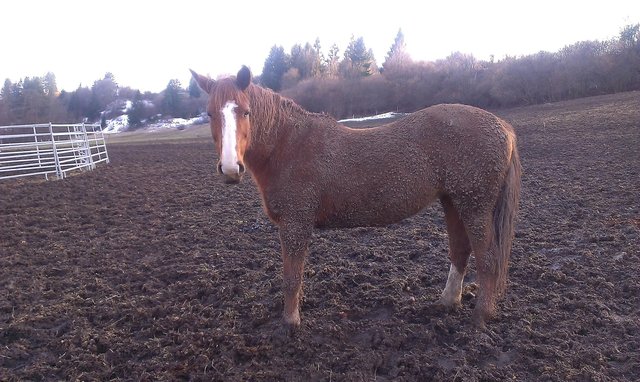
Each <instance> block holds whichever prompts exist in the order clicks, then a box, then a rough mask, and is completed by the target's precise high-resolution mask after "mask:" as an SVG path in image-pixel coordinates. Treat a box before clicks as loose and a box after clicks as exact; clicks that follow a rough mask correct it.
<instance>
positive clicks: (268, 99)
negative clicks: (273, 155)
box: [247, 84, 319, 142]
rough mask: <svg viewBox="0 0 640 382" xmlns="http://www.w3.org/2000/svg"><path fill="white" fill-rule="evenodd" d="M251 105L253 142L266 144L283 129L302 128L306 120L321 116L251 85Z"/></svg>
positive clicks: (248, 90) (276, 94)
mask: <svg viewBox="0 0 640 382" xmlns="http://www.w3.org/2000/svg"><path fill="white" fill-rule="evenodd" d="M247 93H248V95H249V99H250V104H251V129H252V133H251V135H252V137H251V138H252V140H253V139H255V140H256V141H258V142H265V140H266V139H267V138H268V137H272V138H274V137H276V136H277V135H278V133H279V132H280V131H282V130H283V129H291V128H294V127H302V124H303V122H304V120H306V119H308V118H310V117H312V116H314V115H319V114H315V113H311V112H309V111H307V110H304V109H303V108H302V107H300V106H299V105H298V104H296V103H295V102H294V101H293V100H291V99H289V98H286V97H283V96H281V95H280V94H278V93H275V92H273V91H271V90H269V89H265V88H263V87H260V86H258V85H254V84H251V85H249V88H248V89H247Z"/></svg>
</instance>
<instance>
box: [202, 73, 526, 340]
mask: <svg viewBox="0 0 640 382" xmlns="http://www.w3.org/2000/svg"><path fill="white" fill-rule="evenodd" d="M192 74H193V77H194V79H195V80H196V81H197V82H198V84H199V86H200V87H201V88H202V89H203V90H204V91H205V92H207V93H208V94H209V102H208V108H207V110H208V113H209V116H210V119H211V132H212V134H213V139H214V142H215V145H216V149H217V151H218V154H219V156H220V161H219V162H218V171H219V172H220V173H221V174H222V175H223V177H224V179H225V181H226V182H227V183H237V182H239V181H240V179H241V177H242V175H243V173H244V172H245V169H246V170H249V171H250V172H251V174H252V176H253V179H254V181H255V183H256V185H257V186H258V189H259V191H260V194H261V196H262V202H263V206H264V209H265V211H266V213H267V215H268V216H269V218H270V219H271V220H272V221H273V222H274V223H275V224H277V225H278V228H279V232H280V241H281V245H282V259H283V262H284V272H283V291H284V316H283V319H284V322H285V325H287V326H288V327H289V328H295V327H297V326H299V325H300V313H299V301H300V297H301V295H302V274H303V267H304V262H305V258H306V256H307V248H308V245H309V241H310V237H311V233H312V230H313V228H314V227H318V228H343V227H362V226H382V225H387V224H390V223H394V222H398V221H400V220H402V219H404V218H406V217H409V216H411V215H414V214H416V213H417V212H418V211H420V210H422V209H423V208H425V207H426V206H427V205H429V204H430V203H432V202H433V201H435V200H436V199H437V200H439V201H440V203H442V206H443V207H444V212H445V220H446V225H447V230H448V233H449V256H450V259H451V266H450V270H449V276H448V279H447V283H446V286H445V288H444V291H443V292H442V295H441V297H440V300H439V302H440V303H441V304H443V305H444V306H446V307H452V308H453V307H457V306H459V305H460V303H461V295H462V283H463V278H464V275H465V272H466V269H467V262H468V259H469V255H470V254H471V252H473V253H474V255H475V258H476V265H477V273H478V281H479V284H480V293H479V297H478V302H477V304H476V307H475V310H474V318H475V322H476V323H478V324H479V325H481V326H483V325H484V323H485V320H487V319H488V318H490V317H491V316H493V315H494V312H495V304H496V300H497V298H498V297H499V296H500V295H501V294H502V293H504V291H505V287H506V278H507V267H508V261H509V256H510V252H511V242H512V240H513V236H514V224H515V217H516V210H517V208H518V201H519V194H520V160H519V157H518V150H517V147H516V137H515V134H514V131H513V128H512V127H511V126H510V125H509V124H508V123H506V122H505V121H503V120H501V119H499V118H498V117H496V116H494V115H493V114H490V113H488V112H486V111H483V110H481V109H478V108H475V107H470V106H464V105H437V106H432V107H429V108H426V109H423V110H420V111H418V112H415V113H413V114H411V115H409V116H407V117H405V118H402V119H400V120H397V121H395V122H392V123H390V124H388V125H385V126H380V127H376V128H370V129H358V130H356V129H350V128H348V127H345V126H343V125H341V124H339V123H338V122H337V121H336V120H334V119H333V118H331V117H329V116H327V115H323V114H315V113H311V112H308V111H305V110H304V109H302V108H301V107H300V106H298V105H296V104H295V103H294V102H293V101H292V100H290V99H287V98H284V97H282V96H280V95H278V94H276V93H274V92H272V91H270V90H267V89H264V88H261V87H259V86H256V85H254V84H252V83H251V72H250V71H249V69H248V68H247V67H246V66H243V67H242V69H240V71H239V72H238V74H237V76H236V77H233V76H232V77H228V78H224V79H219V80H215V81H214V80H212V79H210V78H208V77H204V76H201V75H199V74H197V73H195V72H193V71H192Z"/></svg>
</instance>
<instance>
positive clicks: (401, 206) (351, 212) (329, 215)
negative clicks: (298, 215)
mask: <svg viewBox="0 0 640 382" xmlns="http://www.w3.org/2000/svg"><path fill="white" fill-rule="evenodd" d="M433 199H435V196H432V197H429V196H428V195H422V196H421V197H419V198H415V199H413V200H410V201H409V200H394V201H391V200H385V201H380V200H367V201H354V202H352V203H349V202H345V203H344V204H341V205H333V206H331V207H333V208H327V210H324V211H322V209H321V211H320V213H319V214H318V218H317V219H316V226H317V227H318V228H352V227H379V226H385V225H389V224H393V223H397V222H399V221H401V220H403V219H405V218H408V217H410V216H413V215H415V214H416V213H418V212H419V211H420V210H422V209H423V208H424V207H426V206H427V205H429V204H430V203H431V202H432V201H433ZM325 206H326V205H325ZM325 208H326V207H325Z"/></svg>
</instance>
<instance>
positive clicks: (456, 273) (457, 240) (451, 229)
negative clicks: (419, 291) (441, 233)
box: [439, 197, 471, 308]
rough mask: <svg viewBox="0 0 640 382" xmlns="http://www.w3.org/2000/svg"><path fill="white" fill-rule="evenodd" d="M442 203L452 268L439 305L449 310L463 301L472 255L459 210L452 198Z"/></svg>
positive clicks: (446, 198)
mask: <svg viewBox="0 0 640 382" xmlns="http://www.w3.org/2000/svg"><path fill="white" fill-rule="evenodd" d="M440 202H441V203H442V207H443V208H444V217H445V221H446V223H447V232H448V234H449V258H450V259H451V266H450V268H449V277H448V278H447V285H446V286H445V288H444V290H443V291H442V295H441V296H440V300H439V303H440V304H442V305H444V306H445V307H448V308H457V307H459V306H460V304H461V300H462V283H463V281H464V275H465V273H466V271H467V263H468V261H469V255H470V254H471V244H470V243H469V236H468V235H467V231H466V230H465V228H464V224H463V222H462V219H461V218H460V214H459V213H458V210H457V209H456V208H455V206H454V205H453V202H452V201H451V198H449V197H443V198H442V199H441V200H440Z"/></svg>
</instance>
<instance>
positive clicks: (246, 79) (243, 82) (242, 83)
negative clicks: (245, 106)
mask: <svg viewBox="0 0 640 382" xmlns="http://www.w3.org/2000/svg"><path fill="white" fill-rule="evenodd" d="M250 83H251V70H250V69H249V68H247V66H246V65H242V68H240V70H239V71H238V75H237V76H236V85H238V87H239V88H240V90H242V91H245V90H246V89H247V88H248V87H249V84H250Z"/></svg>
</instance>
